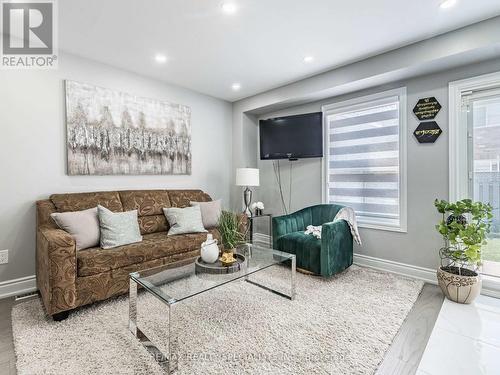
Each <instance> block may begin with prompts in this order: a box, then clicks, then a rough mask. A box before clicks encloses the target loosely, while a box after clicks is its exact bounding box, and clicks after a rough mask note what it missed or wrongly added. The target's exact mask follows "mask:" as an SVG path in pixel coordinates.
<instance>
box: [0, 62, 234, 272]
mask: <svg viewBox="0 0 500 375" xmlns="http://www.w3.org/2000/svg"><path fill="white" fill-rule="evenodd" d="M165 69H168V67H166V68H165ZM64 79H71V80H76V81H80V82H86V83H90V84H96V85H99V86H102V87H107V88H111V89H116V90H120V91H124V92H128V93H132V94H135V95H139V96H144V97H149V98H155V99H161V100H168V101H172V102H174V103H181V104H185V105H188V106H190V107H191V110H192V158H193V159H192V175H190V176H68V175H66V154H65V122H64V86H63V80H64ZM0 130H1V132H0V250H1V249H9V250H10V252H9V264H7V265H0V282H2V281H5V280H11V279H16V278H20V277H24V276H31V275H33V274H34V273H35V201H36V200H37V199H43V198H47V197H48V196H49V195H50V194H52V193H64V192H82V191H98V190H114V189H117V190H118V189H154V188H200V189H203V190H204V191H206V192H208V193H209V194H210V195H211V196H212V197H213V198H222V199H223V201H224V202H225V204H226V205H228V204H229V192H230V176H231V165H230V155H231V151H232V147H231V138H232V136H231V132H232V127H231V104H230V103H228V102H225V101H222V100H219V99H215V98H213V97H210V96H206V95H202V94H199V93H196V92H193V91H190V90H187V89H184V88H180V87H177V86H173V85H167V84H164V83H160V82H158V81H154V80H152V79H149V78H144V77H141V76H138V75H135V74H132V73H128V72H126V71H122V70H118V69H115V68H112V67H110V66H107V65H102V64H99V63H95V62H92V61H89V60H85V59H82V58H78V57H75V56H69V55H62V56H61V57H60V61H59V69H58V70H54V71H33V70H30V71H13V70H12V71H8V70H0Z"/></svg>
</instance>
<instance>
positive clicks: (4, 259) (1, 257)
mask: <svg viewBox="0 0 500 375" xmlns="http://www.w3.org/2000/svg"><path fill="white" fill-rule="evenodd" d="M7 263H9V250H0V264H7Z"/></svg>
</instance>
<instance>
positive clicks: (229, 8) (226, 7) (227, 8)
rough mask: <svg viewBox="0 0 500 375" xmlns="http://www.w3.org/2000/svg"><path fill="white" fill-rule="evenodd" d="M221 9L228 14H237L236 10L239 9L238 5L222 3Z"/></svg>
mask: <svg viewBox="0 0 500 375" xmlns="http://www.w3.org/2000/svg"><path fill="white" fill-rule="evenodd" d="M221 8H222V11H223V12H224V13H226V14H234V13H236V10H237V9H238V8H237V7H236V4H234V3H222V5H221Z"/></svg>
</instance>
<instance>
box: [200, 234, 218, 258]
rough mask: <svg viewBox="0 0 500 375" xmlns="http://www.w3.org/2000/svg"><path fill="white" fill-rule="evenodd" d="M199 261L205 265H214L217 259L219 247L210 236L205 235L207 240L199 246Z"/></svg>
mask: <svg viewBox="0 0 500 375" xmlns="http://www.w3.org/2000/svg"><path fill="white" fill-rule="evenodd" d="M201 259H202V260H203V261H204V262H205V263H215V262H216V261H217V259H219V247H218V246H217V240H214V238H213V235H212V234H210V233H209V234H207V240H206V241H205V242H203V243H202V244H201Z"/></svg>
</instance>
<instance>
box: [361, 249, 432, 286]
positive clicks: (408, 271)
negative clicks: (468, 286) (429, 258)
mask: <svg viewBox="0 0 500 375" xmlns="http://www.w3.org/2000/svg"><path fill="white" fill-rule="evenodd" d="M354 264H357V265H358V266H363V267H369V268H374V269H376V270H380V271H387V272H391V273H396V274H398V275H402V276H408V277H412V278H414V279H419V280H423V281H425V282H427V283H430V284H437V279H436V270H433V269H430V268H424V267H419V266H413V265H411V264H406V263H399V262H394V261H392V260H386V259H381V258H375V257H371V256H368V255H363V254H356V253H354Z"/></svg>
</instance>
